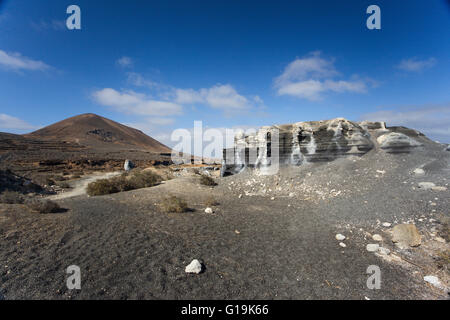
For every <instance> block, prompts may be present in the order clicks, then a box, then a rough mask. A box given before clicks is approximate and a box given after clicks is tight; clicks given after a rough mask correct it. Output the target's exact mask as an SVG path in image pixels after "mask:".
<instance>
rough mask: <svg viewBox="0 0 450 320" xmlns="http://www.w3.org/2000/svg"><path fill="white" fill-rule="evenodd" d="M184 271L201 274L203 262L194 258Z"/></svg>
mask: <svg viewBox="0 0 450 320" xmlns="http://www.w3.org/2000/svg"><path fill="white" fill-rule="evenodd" d="M184 271H185V272H186V273H196V274H199V273H200V272H202V264H201V263H200V261H198V260H197V259H194V260H192V262H191V263H190V264H189V265H188V266H186V269H185V270H184Z"/></svg>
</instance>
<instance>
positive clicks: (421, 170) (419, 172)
mask: <svg viewBox="0 0 450 320" xmlns="http://www.w3.org/2000/svg"><path fill="white" fill-rule="evenodd" d="M413 173H414V174H415V175H418V176H422V175H424V174H425V171H424V170H423V169H421V168H417V169H415V170H414V171H413Z"/></svg>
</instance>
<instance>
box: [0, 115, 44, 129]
mask: <svg viewBox="0 0 450 320" xmlns="http://www.w3.org/2000/svg"><path fill="white" fill-rule="evenodd" d="M35 129H37V127H36V126H33V125H31V124H29V123H28V122H26V121H24V120H21V119H19V118H16V117H13V116H10V115H7V114H4V113H0V131H11V130H13V131H15V132H27V131H31V130H35Z"/></svg>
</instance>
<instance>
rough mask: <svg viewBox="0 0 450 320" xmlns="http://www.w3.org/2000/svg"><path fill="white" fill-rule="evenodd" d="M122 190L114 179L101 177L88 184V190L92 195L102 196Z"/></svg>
mask: <svg viewBox="0 0 450 320" xmlns="http://www.w3.org/2000/svg"><path fill="white" fill-rule="evenodd" d="M119 191H120V190H119V189H118V187H117V186H116V185H115V183H114V182H113V181H112V179H100V180H97V181H94V182H91V183H89V184H88V186H87V189H86V192H87V194H88V195H90V196H102V195H105V194H111V193H116V192H119Z"/></svg>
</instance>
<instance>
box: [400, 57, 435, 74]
mask: <svg viewBox="0 0 450 320" xmlns="http://www.w3.org/2000/svg"><path fill="white" fill-rule="evenodd" d="M436 63H437V60H436V59H435V58H433V57H432V58H429V59H426V60H419V59H417V58H410V59H403V60H402V61H400V63H399V64H398V65H397V68H398V69H401V70H403V71H408V72H420V71H423V70H425V69H429V68H432V67H433V66H435V65H436Z"/></svg>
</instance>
